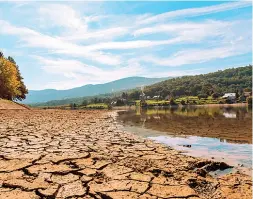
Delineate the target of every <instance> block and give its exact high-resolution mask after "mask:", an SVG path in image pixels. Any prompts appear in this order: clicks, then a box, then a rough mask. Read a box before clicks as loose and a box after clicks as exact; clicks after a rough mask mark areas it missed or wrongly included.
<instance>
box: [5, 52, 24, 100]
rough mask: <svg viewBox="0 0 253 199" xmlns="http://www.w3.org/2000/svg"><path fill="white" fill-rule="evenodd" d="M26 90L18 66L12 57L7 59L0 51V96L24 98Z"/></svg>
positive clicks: (11, 98) (12, 98)
mask: <svg viewBox="0 0 253 199" xmlns="http://www.w3.org/2000/svg"><path fill="white" fill-rule="evenodd" d="M27 93H28V91H27V89H26V87H25V85H24V82H23V78H22V76H21V74H20V71H19V68H18V66H17V65H16V62H15V61H14V59H13V58H12V57H8V58H7V59H6V58H5V57H4V56H3V53H0V98H3V99H8V100H15V99H18V100H22V99H25V94H27Z"/></svg>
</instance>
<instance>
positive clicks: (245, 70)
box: [144, 65, 252, 97]
mask: <svg viewBox="0 0 253 199" xmlns="http://www.w3.org/2000/svg"><path fill="white" fill-rule="evenodd" d="M244 89H247V90H251V89H252V66H251V65H249V66H245V67H239V68H230V69H226V70H219V71H217V72H213V73H208V74H203V75H195V76H183V77H178V78H173V79H168V80H165V81H162V82H159V83H156V84H153V85H150V86H147V87H145V91H144V92H145V94H146V95H149V96H154V95H161V96H162V97H166V96H167V95H169V94H170V95H172V96H174V97H180V96H197V95H199V94H205V95H209V96H210V95H211V94H212V93H218V94H220V95H222V94H224V93H232V92H233V93H235V92H238V94H239V95H240V94H241V93H242V92H243V90H244Z"/></svg>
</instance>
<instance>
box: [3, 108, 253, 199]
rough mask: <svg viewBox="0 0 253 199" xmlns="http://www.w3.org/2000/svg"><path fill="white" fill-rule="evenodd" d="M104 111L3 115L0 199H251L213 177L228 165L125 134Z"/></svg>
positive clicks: (234, 181) (241, 186) (244, 183)
mask: <svg viewBox="0 0 253 199" xmlns="http://www.w3.org/2000/svg"><path fill="white" fill-rule="evenodd" d="M115 117H116V113H115V112H107V111H64V110H8V111H3V110H2V111H0V146H1V147H0V198H1V199H2V198H3V199H5V198H8V199H37V198H38V199H40V198H45V199H53V198H59V199H60V198H72V199H74V198H75V199H77V198H78V199H81V198H83V199H84V198H97V199H111V198H115V199H123V198H124V199H128V198H140V199H144V198H145V199H149V198H150V199H153V198H154V199H165V198H183V199H186V198H187V199H197V198H210V199H211V198H212V199H222V198H227V199H238V198H240V199H244V198H245V199H249V198H251V191H252V188H251V187H252V181H251V178H250V177H249V176H246V175H243V174H240V173H236V174H230V175H227V176H223V177H220V178H213V177H212V176H210V175H209V174H208V172H209V171H212V170H216V169H218V168H220V169H225V168H228V167H229V166H228V165H227V164H225V163H219V162H212V161H207V160H203V159H200V158H193V157H190V156H186V155H183V154H181V153H180V152H178V151H176V150H173V149H171V148H168V147H165V146H163V145H160V144H157V143H153V142H152V141H150V140H145V139H142V138H139V137H137V136H135V135H133V134H131V133H128V132H123V131H122V130H120V129H119V128H118V127H117V123H116V121H115Z"/></svg>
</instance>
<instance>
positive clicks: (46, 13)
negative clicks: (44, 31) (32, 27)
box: [39, 3, 87, 31]
mask: <svg viewBox="0 0 253 199" xmlns="http://www.w3.org/2000/svg"><path fill="white" fill-rule="evenodd" d="M39 15H40V22H44V23H45V24H47V25H50V26H60V27H64V28H68V29H73V30H75V31H86V30H87V24H86V23H85V21H84V20H83V19H82V16H80V14H79V13H78V12H77V11H76V10H74V9H73V8H72V7H71V6H68V5H64V4H52V3H50V4H46V5H41V6H40V8H39ZM48 22H50V23H48Z"/></svg>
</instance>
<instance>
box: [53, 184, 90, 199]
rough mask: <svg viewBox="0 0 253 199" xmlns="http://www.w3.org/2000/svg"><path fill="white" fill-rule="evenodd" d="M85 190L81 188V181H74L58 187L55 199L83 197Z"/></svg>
mask: <svg viewBox="0 0 253 199" xmlns="http://www.w3.org/2000/svg"><path fill="white" fill-rule="evenodd" d="M85 193H86V188H84V187H83V185H82V182H81V181H75V182H72V183H68V184H65V185H63V186H61V187H60V189H59V191H58V193H57V195H56V198H68V197H71V196H84V195H85Z"/></svg>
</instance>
